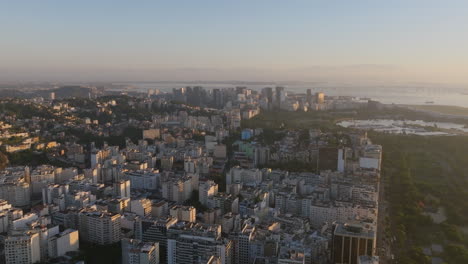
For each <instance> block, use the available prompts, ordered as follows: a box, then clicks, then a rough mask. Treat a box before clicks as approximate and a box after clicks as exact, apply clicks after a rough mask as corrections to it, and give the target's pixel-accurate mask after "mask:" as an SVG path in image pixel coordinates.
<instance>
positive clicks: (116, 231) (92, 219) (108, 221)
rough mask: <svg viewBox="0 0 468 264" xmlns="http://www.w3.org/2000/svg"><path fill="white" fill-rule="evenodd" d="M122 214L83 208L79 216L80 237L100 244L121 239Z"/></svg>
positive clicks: (111, 242)
mask: <svg viewBox="0 0 468 264" xmlns="http://www.w3.org/2000/svg"><path fill="white" fill-rule="evenodd" d="M120 216H121V215H120V214H113V213H108V212H100V211H96V210H88V209H83V210H82V211H81V212H80V213H79V215H78V217H79V231H80V239H83V241H86V242H91V243H95V244H99V245H107V244H113V243H117V242H119V241H120Z"/></svg>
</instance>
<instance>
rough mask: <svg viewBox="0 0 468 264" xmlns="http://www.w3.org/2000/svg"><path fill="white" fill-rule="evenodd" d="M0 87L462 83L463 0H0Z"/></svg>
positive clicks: (465, 73)
mask: <svg viewBox="0 0 468 264" xmlns="http://www.w3.org/2000/svg"><path fill="white" fill-rule="evenodd" d="M0 34H1V35H0V82H1V81H11V80H23V81H25V80H50V81H88V80H89V81H96V80H102V81H111V80H119V81H121V80H145V81H147V80H268V81H270V80H272V81H283V80H302V81H315V80H321V81H323V80H325V81H335V80H339V81H342V80H344V81H364V80H370V81H395V82H399V81H420V82H442V83H467V84H468V1H466V0H459V1H455V0H446V1H441V0H368V1H363V0H362V1H361V0H322V1H313V0H304V1H295V0H282V1H275V0H265V1H262V0H245V1H242V0H237V1H233V0H230V1H222V0H213V1H204V0H190V1H183V0H178V1H156V0H148V1H145V0H138V1H136V0H135V1H131V0H126V1H119V0H79V1H64V0H57V1H51V0H40V1H35V0H31V1H25V0H14V1H12V0H0Z"/></svg>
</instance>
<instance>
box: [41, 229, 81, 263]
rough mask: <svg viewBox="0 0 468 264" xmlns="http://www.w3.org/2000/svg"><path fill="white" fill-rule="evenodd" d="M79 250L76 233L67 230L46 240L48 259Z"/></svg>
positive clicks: (75, 231)
mask: <svg viewBox="0 0 468 264" xmlns="http://www.w3.org/2000/svg"><path fill="white" fill-rule="evenodd" d="M79 249H80V245H79V239H78V231H77V230H73V229H67V230H65V231H63V232H61V233H59V234H57V235H55V236H52V237H50V238H49V239H48V251H49V258H56V257H60V256H65V254H66V253H67V252H71V251H78V250H79Z"/></svg>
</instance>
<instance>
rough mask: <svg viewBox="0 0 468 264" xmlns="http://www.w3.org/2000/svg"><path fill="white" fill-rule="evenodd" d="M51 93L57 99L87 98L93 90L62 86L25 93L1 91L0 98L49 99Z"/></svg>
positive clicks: (14, 90) (11, 90) (10, 90)
mask: <svg viewBox="0 0 468 264" xmlns="http://www.w3.org/2000/svg"><path fill="white" fill-rule="evenodd" d="M51 92H54V93H55V98H57V99H63V98H71V97H81V98H87V97H88V96H89V93H92V92H93V90H92V89H91V88H88V87H83V86H62V87H60V88H56V89H50V90H36V91H25V92H23V91H19V90H16V89H0V98H2V97H3V98H5V97H14V98H33V97H38V96H42V97H43V98H49V95H50V93H51Z"/></svg>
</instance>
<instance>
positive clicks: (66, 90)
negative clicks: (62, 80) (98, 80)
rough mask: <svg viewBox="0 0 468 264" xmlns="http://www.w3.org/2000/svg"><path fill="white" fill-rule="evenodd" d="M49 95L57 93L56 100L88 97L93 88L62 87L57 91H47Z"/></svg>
mask: <svg viewBox="0 0 468 264" xmlns="http://www.w3.org/2000/svg"><path fill="white" fill-rule="evenodd" d="M47 92H48V93H47V94H50V93H51V92H55V98H70V97H88V96H89V93H91V92H92V90H91V88H88V87H83V86H62V87H60V88H57V89H53V90H49V91H47Z"/></svg>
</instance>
